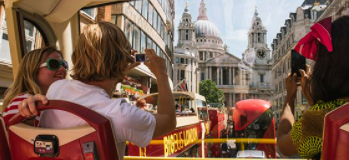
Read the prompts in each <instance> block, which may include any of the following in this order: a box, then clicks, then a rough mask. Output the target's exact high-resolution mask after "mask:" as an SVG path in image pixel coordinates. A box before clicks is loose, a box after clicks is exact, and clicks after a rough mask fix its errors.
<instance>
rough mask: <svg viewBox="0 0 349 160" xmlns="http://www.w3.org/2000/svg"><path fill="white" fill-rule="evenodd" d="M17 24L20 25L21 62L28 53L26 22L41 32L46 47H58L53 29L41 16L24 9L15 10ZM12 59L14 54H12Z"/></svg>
mask: <svg viewBox="0 0 349 160" xmlns="http://www.w3.org/2000/svg"><path fill="white" fill-rule="evenodd" d="M15 13H16V18H17V23H18V28H17V29H18V33H19V34H18V35H19V37H18V38H19V44H20V52H21V53H20V56H21V57H20V60H21V59H22V57H23V56H24V55H25V54H26V53H27V52H28V51H27V50H26V37H25V28H24V21H27V22H29V23H31V24H32V25H33V26H34V27H35V28H36V29H37V31H39V32H40V34H41V36H42V38H43V41H44V44H45V46H49V45H51V46H56V42H57V37H56V34H55V32H54V30H53V29H52V27H51V25H50V24H49V23H48V22H47V21H46V20H45V19H44V18H43V17H42V16H40V15H38V14H34V13H29V12H27V11H25V10H23V9H20V8H17V9H15ZM11 57H12V54H11Z"/></svg>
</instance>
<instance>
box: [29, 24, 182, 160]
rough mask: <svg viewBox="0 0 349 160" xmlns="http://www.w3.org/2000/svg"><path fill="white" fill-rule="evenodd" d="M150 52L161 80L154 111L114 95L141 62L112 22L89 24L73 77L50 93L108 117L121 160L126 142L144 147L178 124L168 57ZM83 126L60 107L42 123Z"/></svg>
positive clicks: (75, 59) (80, 43)
mask: <svg viewBox="0 0 349 160" xmlns="http://www.w3.org/2000/svg"><path fill="white" fill-rule="evenodd" d="M146 55H147V57H148V62H145V65H146V66H148V68H149V69H150V71H151V72H152V73H153V74H154V75H155V77H156V78H157V82H158V90H159V98H158V112H157V114H155V115H153V114H150V113H148V112H145V111H143V110H142V109H140V108H138V107H136V106H134V105H131V104H129V103H127V102H126V101H125V100H124V99H112V98H111V95H112V94H111V93H112V91H113V90H114V89H115V86H116V84H117V83H118V82H121V81H122V80H123V79H124V77H125V75H126V73H127V71H128V70H129V69H130V68H132V67H134V66H136V65H137V64H135V63H134V58H133V57H132V56H131V45H130V43H129V42H128V40H127V39H126V36H125V35H124V33H123V32H122V31H121V30H120V29H119V28H118V27H116V26H115V25H114V24H112V23H108V22H98V23H96V24H90V25H87V26H86V27H85V28H84V30H83V32H82V34H81V35H80V39H79V41H78V43H77V46H76V48H75V51H74V52H73V54H72V62H73V64H74V68H73V74H72V77H73V80H60V81H57V82H55V83H53V84H52V85H51V86H50V88H49V90H48V92H47V94H46V96H47V98H48V99H56V100H65V101H70V102H74V103H77V104H80V105H82V106H85V107H87V108H89V109H91V110H94V111H96V112H98V113H100V114H101V115H104V116H106V117H108V118H109V119H110V121H111V123H112V125H113V127H114V131H115V132H114V134H115V139H116V141H117V150H118V155H119V159H123V153H125V147H126V141H130V142H133V143H134V144H136V145H138V146H140V147H145V146H147V145H148V144H149V143H150V141H151V140H152V139H153V138H155V137H158V136H161V135H164V134H166V133H169V132H171V131H172V130H174V129H175V127H176V114H175V107H174V101H173V96H172V91H171V89H170V86H169V81H168V75H167V73H166V63H165V60H164V59H162V58H161V57H159V56H157V55H156V54H155V52H154V50H146ZM32 100H33V99H32ZM28 103H29V102H28ZM29 104H33V103H29ZM27 107H29V108H30V109H28V108H27ZM26 110H27V112H30V110H35V106H30V105H29V106H26ZM23 113H24V112H23ZM84 124H86V122H85V121H84V120H82V119H80V118H78V117H76V116H75V115H73V114H70V113H67V112H64V111H59V110H50V111H44V112H43V114H42V115H41V121H40V126H42V127H47V128H67V127H74V126H80V125H84Z"/></svg>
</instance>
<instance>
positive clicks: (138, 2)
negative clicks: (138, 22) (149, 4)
mask: <svg viewBox="0 0 349 160" xmlns="http://www.w3.org/2000/svg"><path fill="white" fill-rule="evenodd" d="M135 8H136V10H137V11H138V12H139V13H142V0H138V1H135Z"/></svg>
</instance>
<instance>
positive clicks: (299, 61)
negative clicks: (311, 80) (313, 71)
mask: <svg viewBox="0 0 349 160" xmlns="http://www.w3.org/2000/svg"><path fill="white" fill-rule="evenodd" d="M291 54H292V55H291V75H293V74H294V73H296V74H297V77H301V73H300V72H299V70H300V69H302V70H305V69H306V67H305V63H306V60H305V57H304V56H302V55H301V54H299V53H297V52H296V51H295V50H292V53H291Z"/></svg>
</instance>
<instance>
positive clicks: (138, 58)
mask: <svg viewBox="0 0 349 160" xmlns="http://www.w3.org/2000/svg"><path fill="white" fill-rule="evenodd" d="M135 56H136V62H145V60H146V56H145V54H144V53H140V54H136V55H135Z"/></svg>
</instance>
